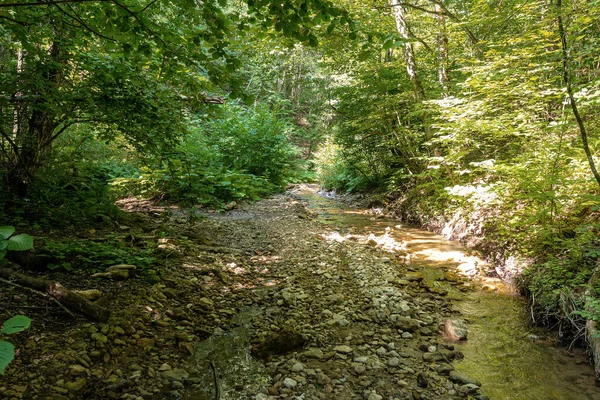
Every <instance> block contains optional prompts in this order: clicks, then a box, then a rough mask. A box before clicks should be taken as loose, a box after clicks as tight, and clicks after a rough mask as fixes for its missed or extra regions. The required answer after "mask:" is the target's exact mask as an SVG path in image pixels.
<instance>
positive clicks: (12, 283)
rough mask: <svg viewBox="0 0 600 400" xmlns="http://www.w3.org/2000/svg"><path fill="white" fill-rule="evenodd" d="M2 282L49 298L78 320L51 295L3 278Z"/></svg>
mask: <svg viewBox="0 0 600 400" xmlns="http://www.w3.org/2000/svg"><path fill="white" fill-rule="evenodd" d="M0 282H4V283H7V284H9V285H12V286H15V287H18V288H21V289H25V290H29V291H30V292H33V293H36V294H39V295H40V296H43V297H47V298H49V299H50V300H52V301H54V302H55V303H56V304H58V306H59V307H60V308H62V309H63V310H64V311H65V312H66V313H67V314H69V315H70V316H71V317H73V319H77V318H76V317H75V315H74V314H73V313H72V312H71V311H70V310H69V309H68V308H67V307H65V306H63V305H62V304H61V303H60V301H58V300H56V299H55V298H54V297H52V296H50V295H49V294H46V293H43V292H40V291H39V290H35V289H32V288H29V287H27V286H23V285H19V284H18V283H14V282H11V281H9V280H7V279H3V278H0Z"/></svg>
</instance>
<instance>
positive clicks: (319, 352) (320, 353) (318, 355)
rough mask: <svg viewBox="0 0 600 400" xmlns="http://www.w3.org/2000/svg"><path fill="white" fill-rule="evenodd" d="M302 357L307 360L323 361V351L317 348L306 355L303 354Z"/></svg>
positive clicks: (307, 351)
mask: <svg viewBox="0 0 600 400" xmlns="http://www.w3.org/2000/svg"><path fill="white" fill-rule="evenodd" d="M302 355H303V356H304V357H306V358H312V359H316V360H321V359H323V350H321V349H317V348H313V349H308V350H306V351H305V352H304V353H302Z"/></svg>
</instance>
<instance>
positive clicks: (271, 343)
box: [252, 328, 306, 358]
mask: <svg viewBox="0 0 600 400" xmlns="http://www.w3.org/2000/svg"><path fill="white" fill-rule="evenodd" d="M305 343H306V338H305V337H304V336H302V335H301V334H300V333H298V332H297V331H296V330H295V329H293V328H284V329H283V330H282V331H281V332H277V333H274V334H271V335H269V336H268V337H267V338H266V339H265V340H264V341H263V342H262V343H259V344H258V345H256V346H254V347H253V348H252V354H253V355H254V356H256V357H258V358H267V357H269V356H272V355H281V354H285V353H289V352H290V351H294V350H297V349H299V348H302V346H304V344H305Z"/></svg>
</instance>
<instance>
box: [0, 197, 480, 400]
mask: <svg viewBox="0 0 600 400" xmlns="http://www.w3.org/2000/svg"><path fill="white" fill-rule="evenodd" d="M121 206H122V207H123V208H124V209H125V210H126V211H128V212H130V213H132V215H134V216H135V217H134V218H131V220H132V223H130V224H128V226H120V227H118V233H119V234H118V235H117V236H114V235H113V236H110V237H109V239H106V238H104V239H101V238H103V232H100V231H99V232H96V231H88V232H81V233H79V236H86V237H93V238H96V239H95V240H98V241H102V242H103V243H106V241H107V240H108V241H110V240H121V241H126V242H127V243H129V244H130V245H131V246H139V247H140V248H143V247H144V246H146V245H147V244H148V242H155V243H156V245H157V247H158V251H160V254H161V255H162V257H163V258H162V259H161V260H160V267H158V266H157V267H155V268H145V269H141V268H137V269H136V270H133V271H131V276H129V277H128V279H124V280H112V279H106V278H97V277H96V278H94V277H91V275H92V274H91V273H86V272H85V271H76V272H66V271H60V270H57V271H55V272H52V273H50V272H48V271H43V272H37V273H34V272H32V271H28V272H27V273H29V274H35V275H38V276H43V277H46V278H50V279H54V280H57V281H60V282H61V283H63V284H64V285H65V286H67V287H68V288H70V289H72V290H75V289H79V290H88V289H98V290H99V291H100V292H101V293H102V297H101V298H100V299H99V300H96V303H97V304H100V305H102V306H103V307H106V308H108V309H109V310H110V311H111V317H110V319H109V320H108V321H107V322H106V323H96V322H91V321H88V320H87V319H85V318H84V317H82V316H78V315H77V316H74V315H71V316H70V315H69V314H67V313H66V312H65V311H64V310H63V309H61V308H60V307H57V306H56V304H55V303H53V302H52V301H49V300H48V299H46V298H44V297H41V296H39V295H38V294H36V293H31V292H28V291H27V290H24V289H23V288H20V287H13V286H2V290H1V291H0V304H2V305H3V307H2V309H1V310H0V319H1V318H4V319H6V318H7V317H9V316H11V315H15V314H26V315H28V316H30V317H31V318H32V319H33V323H32V327H31V329H30V330H29V331H27V332H24V333H21V334H19V335H16V336H15V337H14V338H11V339H13V342H14V343H15V345H16V347H17V349H18V352H17V356H16V358H15V361H14V362H13V363H12V364H11V365H10V367H9V368H8V369H7V371H6V375H4V376H2V377H0V398H7V399H52V400H64V399H83V398H85V399H112V398H114V399H152V398H154V399H163V398H164V399H169V398H172V399H200V400H202V399H279V398H290V399H305V400H309V399H367V400H378V399H379V400H381V399H392V398H393V399H453V398H461V397H462V398H464V397H467V396H473V398H482V399H483V398H485V397H484V396H479V395H478V394H477V392H478V383H477V381H475V380H474V379H472V378H470V377H468V376H465V375H464V374H462V373H459V372H457V371H454V368H453V367H452V360H453V359H455V358H460V357H461V354H460V352H458V351H456V350H455V349H454V346H453V344H452V342H451V341H448V340H445V339H444V337H443V336H442V334H441V333H440V328H441V327H440V324H441V323H442V322H443V321H445V319H446V318H452V317H453V316H455V315H456V312H455V311H453V310H452V301H453V300H452V297H453V296H452V295H449V293H448V290H446V289H444V286H443V285H440V282H443V283H444V284H445V285H452V286H453V287H454V288H458V289H460V291H462V290H470V289H469V288H470V286H471V285H470V284H469V283H468V281H467V280H466V279H464V278H462V277H460V276H458V275H457V274H456V273H455V272H453V271H452V270H451V269H447V270H445V271H444V272H443V274H442V276H440V277H438V278H437V279H436V282H431V281H430V280H428V279H424V277H423V275H422V272H421V271H420V270H418V269H416V268H414V267H410V266H408V265H407V264H405V263H404V261H405V260H404V259H403V258H402V257H401V255H402V254H401V253H398V254H397V255H394V254H393V253H390V252H389V251H385V250H384V249H382V248H381V246H380V245H378V243H376V242H375V241H373V239H372V238H370V237H369V236H368V235H361V234H359V233H356V234H351V233H352V232H349V233H350V234H349V235H348V239H349V240H338V239H339V233H338V232H337V231H336V229H335V227H333V226H332V225H328V224H324V223H323V222H322V221H319V220H318V219H316V218H315V215H314V212H312V211H311V210H309V209H307V203H306V201H305V200H304V199H303V198H302V197H300V196H298V195H297V194H295V193H294V190H292V191H289V192H287V193H285V194H280V195H275V196H272V197H270V198H267V199H264V200H261V201H259V202H256V203H253V204H243V205H239V206H238V207H237V208H235V209H233V210H231V211H229V212H225V213H209V214H208V215H206V216H203V217H202V218H197V216H196V215H195V214H192V213H189V212H187V211H186V210H182V209H179V208H176V207H158V206H153V205H151V204H150V203H143V202H137V201H133V200H132V201H130V202H123V203H122V204H121ZM2 285H4V284H2ZM457 292H459V291H457ZM458 331H459V332H458V333H459V334H460V329H458ZM250 354H252V357H251V356H250Z"/></svg>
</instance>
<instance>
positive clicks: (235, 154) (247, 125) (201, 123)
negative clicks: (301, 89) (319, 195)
mask: <svg viewBox="0 0 600 400" xmlns="http://www.w3.org/2000/svg"><path fill="white" fill-rule="evenodd" d="M190 124H191V125H192V127H193V128H191V129H194V133H193V134H191V135H190V136H188V137H186V138H185V139H184V140H182V141H181V142H180V144H179V146H178V147H177V149H175V151H173V152H169V153H164V154H163V156H164V157H161V158H154V159H149V160H148V164H149V166H147V167H144V168H141V173H140V174H139V175H138V176H136V177H132V178H117V179H114V180H113V181H112V183H111V185H112V187H113V189H114V190H115V191H116V193H117V194H118V195H120V196H123V195H126V194H129V195H136V196H145V197H160V198H163V199H169V200H172V201H184V202H188V203H194V204H204V205H220V204H223V203H225V202H228V201H231V200H242V199H250V200H256V199H258V198H259V197H260V196H264V195H265V194H268V193H270V192H272V191H274V190H277V189H279V188H281V187H283V186H284V185H285V184H286V182H287V179H288V177H291V176H292V171H293V170H294V167H295V165H294V164H295V163H296V162H297V161H295V160H296V157H297V150H296V149H295V148H294V147H293V146H292V145H291V144H290V143H289V140H288V137H289V135H290V133H291V131H292V130H293V127H292V125H291V124H290V123H289V122H287V121H286V120H285V119H284V118H282V117H281V116H279V115H278V114H277V111H276V110H271V109H270V108H269V107H268V106H266V105H260V104H259V105H256V106H254V107H251V108H244V107H242V106H239V105H235V104H228V105H225V106H224V107H223V109H222V110H221V113H220V114H219V115H218V116H211V117H210V118H205V119H196V120H194V121H190ZM151 164H159V165H161V167H160V168H153V167H151V166H150V165H151Z"/></svg>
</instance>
